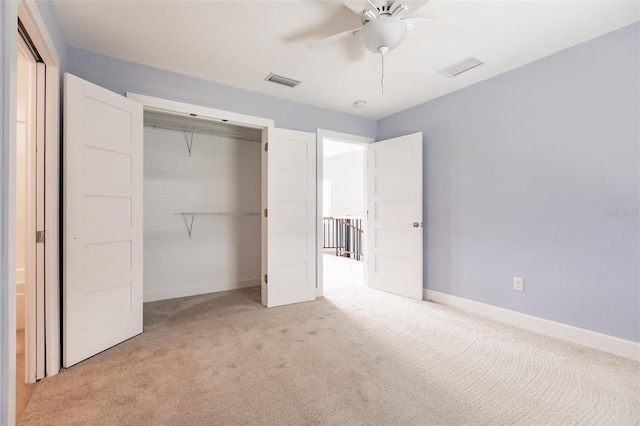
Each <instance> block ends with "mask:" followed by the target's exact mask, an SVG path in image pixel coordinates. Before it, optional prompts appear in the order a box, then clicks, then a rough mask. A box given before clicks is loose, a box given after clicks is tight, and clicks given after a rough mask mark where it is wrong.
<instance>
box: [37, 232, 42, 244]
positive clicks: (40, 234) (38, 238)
mask: <svg viewBox="0 0 640 426" xmlns="http://www.w3.org/2000/svg"><path fill="white" fill-rule="evenodd" d="M40 243H44V231H36V244H40Z"/></svg>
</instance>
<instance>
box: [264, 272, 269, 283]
mask: <svg viewBox="0 0 640 426" xmlns="http://www.w3.org/2000/svg"><path fill="white" fill-rule="evenodd" d="M264 283H265V284H269V280H268V279H267V274H264Z"/></svg>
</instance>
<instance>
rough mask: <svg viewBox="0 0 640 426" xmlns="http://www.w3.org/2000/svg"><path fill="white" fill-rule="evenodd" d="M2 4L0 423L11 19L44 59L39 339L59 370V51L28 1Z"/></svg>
mask: <svg viewBox="0 0 640 426" xmlns="http://www.w3.org/2000/svg"><path fill="white" fill-rule="evenodd" d="M0 7H2V8H3V9H4V22H3V23H2V24H3V25H2V28H3V31H4V33H3V40H4V46H2V47H3V52H4V58H3V59H4V69H3V81H2V86H3V92H4V99H3V101H4V104H3V123H4V129H3V130H4V133H3V135H2V138H3V143H2V157H3V164H2V168H1V173H2V181H3V182H4V189H5V191H4V196H3V198H2V223H1V233H0V235H2V242H1V244H0V246H1V247H2V252H1V255H2V259H1V260H2V264H1V267H0V274H1V275H0V283H1V284H0V306H2V307H3V309H2V313H1V314H0V360H1V361H0V424H9V425H10V424H13V423H15V396H16V395H15V394H16V388H15V385H16V383H15V352H16V341H15V328H16V318H15V315H16V292H15V285H13V283H15V252H16V246H15V245H16V240H15V238H16V236H15V223H16V214H15V199H16V189H15V188H16V187H15V185H16V169H15V167H16V158H15V157H16V129H17V124H16V109H17V81H16V70H17V63H18V54H17V44H18V27H17V20H18V18H20V21H21V22H22V24H23V25H24V27H25V29H26V30H27V33H28V34H29V36H30V38H31V40H32V42H33V43H34V45H35V46H36V48H37V49H38V52H39V53H40V56H41V57H42V59H43V61H44V62H45V64H46V73H47V75H46V105H45V121H46V124H45V140H46V148H47V149H46V153H45V170H46V171H45V180H46V182H49V185H47V186H46V188H45V210H46V212H47V214H46V217H45V227H46V230H47V236H46V239H47V240H48V241H49V244H47V246H46V253H45V323H46V329H45V339H46V348H45V351H46V359H47V362H46V373H47V375H49V376H51V375H55V374H57V373H58V372H59V370H60V328H59V327H60V311H59V297H60V295H59V246H58V241H59V215H58V206H59V186H58V182H59V174H60V162H59V148H60V127H59V123H60V68H59V67H60V64H61V62H60V55H59V53H58V51H57V49H56V47H55V43H54V42H53V38H52V37H51V35H50V34H49V32H48V30H47V27H46V25H45V24H44V20H43V18H42V16H41V14H40V11H39V10H38V6H37V5H36V4H35V2H33V1H31V0H20V1H18V2H14V1H8V2H2V4H1V6H0Z"/></svg>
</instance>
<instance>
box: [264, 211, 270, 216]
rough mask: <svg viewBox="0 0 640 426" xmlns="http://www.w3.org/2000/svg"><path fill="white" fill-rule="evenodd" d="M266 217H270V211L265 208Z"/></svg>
mask: <svg viewBox="0 0 640 426" xmlns="http://www.w3.org/2000/svg"><path fill="white" fill-rule="evenodd" d="M264 217H269V211H268V210H267V209H264Z"/></svg>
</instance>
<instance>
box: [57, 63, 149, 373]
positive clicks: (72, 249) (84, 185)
mask: <svg viewBox="0 0 640 426" xmlns="http://www.w3.org/2000/svg"><path fill="white" fill-rule="evenodd" d="M64 83H65V98H64V102H65V104H64V130H65V135H64V168H63V169H64V215H63V216H64V223H63V227H64V240H63V244H64V245H63V250H64V264H63V266H64V273H63V310H62V311H63V365H64V367H69V366H71V365H73V364H76V363H78V362H80V361H82V360H84V359H86V358H89V357H90V356H92V355H95V354H97V353H99V352H101V351H103V350H105V349H107V348H110V347H111V346H114V345H116V344H118V343H120V342H122V341H124V340H126V339H129V338H130V337H133V336H135V335H137V334H139V333H141V332H142V179H143V170H142V159H143V156H142V155H143V140H142V132H143V130H142V129H143V128H142V117H143V115H142V114H143V113H142V105H140V104H138V103H136V102H134V101H132V100H130V99H127V98H125V97H123V96H120V95H118V94H116V93H113V92H110V91H108V90H106V89H104V88H102V87H99V86H96V85H94V84H92V83H89V82H87V81H84V80H82V79H80V78H78V77H75V76H73V75H70V74H65V79H64Z"/></svg>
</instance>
